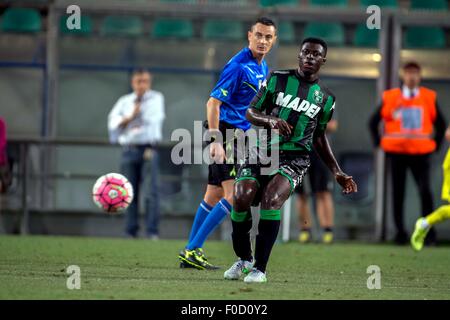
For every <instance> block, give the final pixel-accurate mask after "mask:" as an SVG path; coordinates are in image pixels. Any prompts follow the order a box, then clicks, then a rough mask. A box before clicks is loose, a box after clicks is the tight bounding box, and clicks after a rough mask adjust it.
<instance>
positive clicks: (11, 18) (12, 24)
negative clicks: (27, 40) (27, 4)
mask: <svg viewBox="0 0 450 320" xmlns="http://www.w3.org/2000/svg"><path fill="white" fill-rule="evenodd" d="M1 29H2V30H3V31H6V32H19V33H36V32H39V31H41V29H42V19H41V15H40V14H39V11H37V10H35V9H30V8H8V9H6V11H5V13H4V14H3V16H2V20H1Z"/></svg>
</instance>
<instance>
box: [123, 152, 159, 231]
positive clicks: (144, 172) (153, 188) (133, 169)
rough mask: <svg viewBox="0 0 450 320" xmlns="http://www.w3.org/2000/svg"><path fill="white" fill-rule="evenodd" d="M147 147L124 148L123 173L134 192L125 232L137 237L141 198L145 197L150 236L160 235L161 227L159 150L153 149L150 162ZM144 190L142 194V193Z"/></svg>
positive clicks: (146, 219)
mask: <svg viewBox="0 0 450 320" xmlns="http://www.w3.org/2000/svg"><path fill="white" fill-rule="evenodd" d="M145 150H146V147H144V146H136V147H124V150H123V153H122V161H121V172H122V174H123V175H124V176H125V177H127V178H128V180H129V181H130V183H131V185H132V186H133V190H134V199H133V202H132V203H131V204H130V206H129V207H128V209H127V211H126V213H125V217H126V218H125V219H126V226H125V232H126V234H127V235H128V236H132V237H136V236H137V233H138V231H139V214H138V208H139V199H140V198H139V197H140V194H141V193H142V192H143V193H144V196H145V199H144V200H145V222H146V232H147V235H148V236H151V235H158V226H159V214H160V212H159V178H158V171H159V163H158V160H159V159H158V153H157V150H156V149H154V148H152V149H151V153H152V157H151V159H150V160H145V159H144V153H145ZM141 188H142V192H141Z"/></svg>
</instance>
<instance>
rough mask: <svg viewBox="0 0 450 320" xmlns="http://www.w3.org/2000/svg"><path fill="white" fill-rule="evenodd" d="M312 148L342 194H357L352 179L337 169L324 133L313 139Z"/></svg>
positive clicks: (337, 165)
mask: <svg viewBox="0 0 450 320" xmlns="http://www.w3.org/2000/svg"><path fill="white" fill-rule="evenodd" d="M314 148H315V149H316V151H317V153H318V154H319V156H320V157H321V158H322V160H323V161H324V162H325V164H326V165H327V167H328V168H329V169H330V170H331V172H332V173H333V175H334V177H335V179H336V181H337V182H338V183H339V184H340V185H341V187H342V193H344V194H349V193H353V192H358V186H357V185H356V183H355V181H353V177H351V176H349V175H347V174H345V173H344V172H343V171H342V169H341V168H340V167H339V164H338V163H337V161H336V158H335V157H334V154H333V151H332V150H331V147H330V144H329V143H328V139H327V136H326V135H325V133H321V134H319V135H317V136H315V137H314Z"/></svg>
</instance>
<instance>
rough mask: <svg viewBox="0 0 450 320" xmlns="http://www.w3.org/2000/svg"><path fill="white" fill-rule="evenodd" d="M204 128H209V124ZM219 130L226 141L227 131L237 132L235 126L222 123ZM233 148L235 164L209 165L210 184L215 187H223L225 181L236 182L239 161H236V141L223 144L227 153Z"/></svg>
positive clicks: (205, 124)
mask: <svg viewBox="0 0 450 320" xmlns="http://www.w3.org/2000/svg"><path fill="white" fill-rule="evenodd" d="M204 127H205V128H208V124H207V122H205V123H204ZM219 129H220V131H221V132H222V134H223V137H224V140H225V137H226V133H225V130H226V129H232V130H235V129H236V128H234V127H233V126H231V125H229V124H227V123H225V122H222V121H220V123H219ZM230 147H231V148H233V150H234V156H235V158H234V159H233V164H229V163H223V164H219V163H212V164H210V165H208V184H210V185H213V186H219V187H220V186H222V182H223V181H227V180H234V179H235V178H236V173H237V164H236V163H237V159H236V155H237V144H236V140H230V141H224V143H223V149H224V150H225V151H227V149H228V148H230Z"/></svg>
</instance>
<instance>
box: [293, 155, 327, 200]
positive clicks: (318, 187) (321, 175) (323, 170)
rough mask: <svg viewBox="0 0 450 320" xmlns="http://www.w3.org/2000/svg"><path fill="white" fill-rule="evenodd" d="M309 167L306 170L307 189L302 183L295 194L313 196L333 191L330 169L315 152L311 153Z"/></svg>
mask: <svg viewBox="0 0 450 320" xmlns="http://www.w3.org/2000/svg"><path fill="white" fill-rule="evenodd" d="M310 157H311V167H310V168H309V170H308V174H307V176H308V178H309V179H308V180H309V186H310V188H309V189H308V188H307V186H306V185H305V183H302V184H301V185H300V186H298V187H297V188H296V189H295V193H297V194H301V195H307V194H314V193H317V192H324V191H331V190H332V189H333V180H332V179H331V173H330V169H328V168H327V166H326V165H325V164H324V163H323V161H322V159H320V158H319V156H318V155H317V153H316V152H315V151H313V152H311V154H310Z"/></svg>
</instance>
